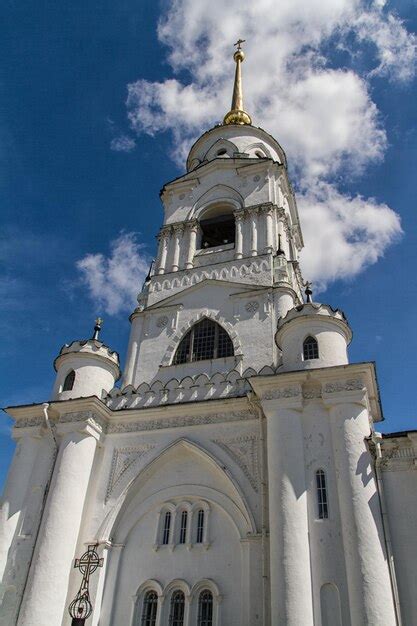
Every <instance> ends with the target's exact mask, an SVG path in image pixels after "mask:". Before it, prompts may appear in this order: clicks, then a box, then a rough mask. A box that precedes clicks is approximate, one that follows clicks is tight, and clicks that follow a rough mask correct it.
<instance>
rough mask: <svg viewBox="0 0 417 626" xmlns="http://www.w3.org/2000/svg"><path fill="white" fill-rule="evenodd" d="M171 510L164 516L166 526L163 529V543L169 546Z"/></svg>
mask: <svg viewBox="0 0 417 626" xmlns="http://www.w3.org/2000/svg"><path fill="white" fill-rule="evenodd" d="M171 517H172V516H171V511H167V512H166V513H165V517H164V528H163V531H162V545H163V546H167V545H168V544H169V536H170V533H171Z"/></svg>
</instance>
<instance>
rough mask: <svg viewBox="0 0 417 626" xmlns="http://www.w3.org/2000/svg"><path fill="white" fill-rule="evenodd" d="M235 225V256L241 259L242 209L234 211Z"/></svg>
mask: <svg viewBox="0 0 417 626" xmlns="http://www.w3.org/2000/svg"><path fill="white" fill-rule="evenodd" d="M234 216H235V225H236V242H235V257H236V259H241V258H242V257H243V219H244V213H243V211H236V212H235V213H234Z"/></svg>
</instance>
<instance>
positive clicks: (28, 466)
mask: <svg viewBox="0 0 417 626" xmlns="http://www.w3.org/2000/svg"><path fill="white" fill-rule="evenodd" d="M19 430H20V432H19ZM13 436H14V438H15V439H16V440H17V445H16V450H15V453H14V456H13V461H12V464H11V466H10V469H9V473H8V475H7V480H6V484H5V487H4V493H3V498H2V505H1V510H0V522H1V523H0V580H2V578H3V574H4V572H5V568H6V565H7V558H8V552H9V549H10V547H11V544H12V541H13V539H14V536H15V533H16V530H17V526H18V524H19V522H20V521H21V514H22V509H23V506H24V504H25V501H26V493H27V489H28V485H29V483H30V480H31V477H32V472H33V466H34V463H35V459H36V457H37V454H38V450H39V443H40V438H41V433H40V429H39V428H30V429H28V428H21V429H16V428H15V430H14V433H13Z"/></svg>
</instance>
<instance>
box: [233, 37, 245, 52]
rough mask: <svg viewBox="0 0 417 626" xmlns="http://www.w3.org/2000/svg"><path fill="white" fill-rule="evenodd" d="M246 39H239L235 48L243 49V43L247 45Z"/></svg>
mask: <svg viewBox="0 0 417 626" xmlns="http://www.w3.org/2000/svg"><path fill="white" fill-rule="evenodd" d="M245 41H246V39H238V40H237V42H236V43H234V44H233V45H234V46H237V49H238V50H241V49H242V43H245Z"/></svg>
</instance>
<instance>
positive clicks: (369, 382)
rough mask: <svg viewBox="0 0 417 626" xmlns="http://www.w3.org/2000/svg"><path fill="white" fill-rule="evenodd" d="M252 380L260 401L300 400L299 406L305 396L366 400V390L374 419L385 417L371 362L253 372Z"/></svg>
mask: <svg viewBox="0 0 417 626" xmlns="http://www.w3.org/2000/svg"><path fill="white" fill-rule="evenodd" d="M249 383H250V385H251V387H252V389H253V391H254V392H255V394H256V395H257V397H258V399H259V400H260V401H261V402H265V400H266V401H270V400H274V401H281V402H282V403H286V404H291V405H295V404H298V407H300V408H301V407H302V403H303V400H304V401H305V400H311V399H316V398H320V399H321V401H322V402H324V403H325V404H327V405H332V404H337V403H339V402H356V401H358V402H363V401H364V394H365V395H366V398H365V400H366V402H367V405H368V409H369V412H370V414H371V415H372V419H373V421H374V422H379V421H381V420H382V419H383V416H382V412H381V404H380V397H379V389H378V383H377V379H376V372H375V365H374V363H372V362H365V363H351V364H348V365H336V366H333V367H321V368H317V369H314V370H297V371H291V372H282V373H277V374H276V375H275V376H253V377H251V378H250V379H249Z"/></svg>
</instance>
